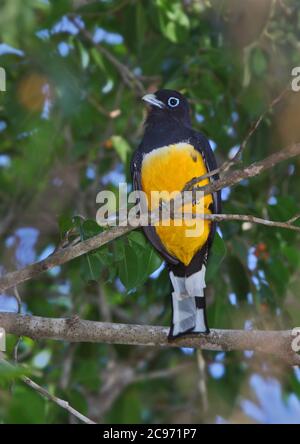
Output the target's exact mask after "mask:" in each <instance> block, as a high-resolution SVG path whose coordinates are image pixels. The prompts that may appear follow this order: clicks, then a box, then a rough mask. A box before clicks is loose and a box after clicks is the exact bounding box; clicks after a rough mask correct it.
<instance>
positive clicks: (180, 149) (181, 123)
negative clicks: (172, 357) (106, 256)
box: [131, 89, 221, 338]
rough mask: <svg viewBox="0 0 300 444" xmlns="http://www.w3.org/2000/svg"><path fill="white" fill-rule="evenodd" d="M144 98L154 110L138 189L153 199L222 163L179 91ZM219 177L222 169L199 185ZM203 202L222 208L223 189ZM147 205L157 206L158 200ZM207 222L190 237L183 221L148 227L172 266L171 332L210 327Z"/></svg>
mask: <svg viewBox="0 0 300 444" xmlns="http://www.w3.org/2000/svg"><path fill="white" fill-rule="evenodd" d="M143 100H144V101H145V102H147V104H148V105H149V112H148V115H147V118H146V121H145V130H144V135H143V139H142V141H141V143H140V145H139V147H138V149H137V150H136V151H135V153H134V155H133V157H132V161H131V174H132V179H133V186H134V189H135V190H141V191H144V192H145V193H146V195H147V197H148V198H149V202H150V195H151V191H159V192H160V191H167V192H172V191H175V192H178V191H181V190H183V189H184V187H185V185H186V184H187V183H188V182H189V181H190V180H191V179H193V178H195V177H201V176H203V175H205V174H206V173H208V172H210V171H213V170H215V169H216V168H217V164H216V160H215V156H214V153H213V151H212V149H211V147H210V144H209V141H208V140H207V138H206V137H205V136H204V135H203V134H201V133H199V132H197V131H195V130H193V129H192V127H191V120H190V108H189V104H188V102H187V100H186V99H185V98H184V97H183V96H182V95H181V94H180V93H178V92H177V91H172V90H167V89H162V90H159V91H157V92H156V93H155V94H146V95H145V96H144V97H143ZM216 179H218V175H217V174H215V175H213V176H211V177H210V178H206V179H204V180H202V181H201V182H200V183H198V184H197V185H201V186H202V185H206V184H207V183H209V181H210V180H216ZM194 204H195V205H196V204H197V203H194ZM148 205H150V204H148ZM201 208H202V210H201V211H203V212H204V213H220V211H221V195H220V192H216V193H213V194H208V195H206V196H205V197H204V198H203V201H202V207H201ZM148 209H149V210H153V209H154V207H153V205H152V207H150V208H149V206H148ZM202 227H203V228H202V230H201V233H200V235H198V236H190V237H188V236H187V235H186V233H187V231H186V230H187V226H186V225H185V224H184V223H183V224H182V225H181V226H175V224H174V223H170V224H169V226H163V224H161V223H157V224H155V225H154V226H145V227H143V230H144V233H145V235H146V237H147V238H148V240H149V241H150V242H151V243H152V245H153V246H154V247H155V248H156V250H157V251H158V252H159V253H160V255H161V256H162V257H163V258H164V259H165V261H166V262H167V264H168V268H169V275H170V279H171V282H172V286H173V292H172V308H173V311H172V317H173V319H172V324H171V329H170V333H169V337H170V338H175V337H177V336H180V335H183V334H188V333H192V334H195V333H209V329H208V325H207V320H206V312H205V296H204V288H205V286H206V285H205V271H206V264H207V259H208V255H209V250H210V247H211V245H212V241H213V238H214V234H215V230H216V224H215V222H213V221H210V220H207V219H205V220H202Z"/></svg>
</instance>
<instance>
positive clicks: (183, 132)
mask: <svg viewBox="0 0 300 444" xmlns="http://www.w3.org/2000/svg"><path fill="white" fill-rule="evenodd" d="M191 136H192V129H191V127H190V125H189V122H181V121H180V120H177V119H174V118H173V117H171V116H170V115H167V114H166V113H165V112H159V111H156V112H150V113H149V115H148V117H147V119H146V121H145V132H144V137H143V140H142V142H141V145H140V149H141V150H142V151H144V152H146V153H147V152H150V151H152V150H154V149H155V148H159V147H162V146H166V145H170V144H173V143H179V142H184V141H188V139H189V137H191Z"/></svg>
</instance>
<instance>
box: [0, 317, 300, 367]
mask: <svg viewBox="0 0 300 444" xmlns="http://www.w3.org/2000/svg"><path fill="white" fill-rule="evenodd" d="M0 326H1V327H2V328H5V330H6V331H7V333H12V334H15V335H18V336H28V337H30V338H32V339H56V340H62V341H69V342H98V343H107V344H126V345H143V346H157V347H193V348H200V349H204V350H214V351H231V350H240V351H242V350H254V351H256V352H261V353H268V354H272V355H274V356H277V357H279V358H281V359H283V360H285V361H286V362H287V363H289V364H291V365H300V356H299V355H297V354H296V353H294V352H293V351H292V347H291V342H292V340H293V339H294V337H293V335H292V332H291V331H259V330H256V331H245V330H212V331H211V333H210V334H209V335H207V336H206V335H195V336H194V337H191V336H190V337H186V338H184V337H182V338H179V339H176V340H173V341H169V340H168V337H167V336H168V329H167V328H164V327H154V326H149V325H129V324H113V323H107V322H93V321H86V320H80V319H79V318H77V317H75V318H69V319H57V318H41V317H38V316H27V315H26V316H24V315H18V314H14V313H0Z"/></svg>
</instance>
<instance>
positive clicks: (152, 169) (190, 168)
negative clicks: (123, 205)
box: [141, 142, 212, 265]
mask: <svg viewBox="0 0 300 444" xmlns="http://www.w3.org/2000/svg"><path fill="white" fill-rule="evenodd" d="M206 172H207V169H206V166H205V163H204V161H203V158H202V156H201V154H200V153H199V152H198V151H197V150H195V149H194V147H193V146H192V145H190V144H189V143H185V142H184V143H177V144H174V145H168V146H164V147H161V148H158V149H155V150H153V151H151V152H150V153H149V154H146V155H145V157H144V159H143V163H142V170H141V181H142V188H143V191H144V192H145V193H146V194H147V197H148V206H149V209H150V210H154V209H155V208H157V205H158V199H157V196H156V198H154V199H153V193H152V194H151V192H153V191H158V192H162V191H165V192H166V196H167V193H172V192H174V191H175V192H180V191H181V190H182V189H183V188H184V186H185V185H186V183H187V182H188V181H190V180H191V179H192V178H193V177H199V176H202V175H204V174H205V173H206ZM208 182H209V180H208V179H205V180H203V181H201V183H199V184H198V185H200V186H203V185H206V184H207V183H208ZM162 196H163V199H164V200H168V197H166V198H165V197H164V195H162ZM151 197H152V199H151ZM211 203H212V196H211V195H210V194H209V195H206V196H205V197H204V198H203V199H202V200H200V202H198V204H197V205H195V206H193V207H192V209H191V211H192V212H193V213H197V212H198V213H199V209H201V212H203V213H210V210H209V206H210V204H211ZM190 208H191V207H190ZM168 222H169V223H168V225H169V226H163V225H166V221H165V220H164V223H163V225H162V223H161V222H160V223H157V224H156V232H157V235H158V236H159V238H160V240H161V242H162V243H163V245H164V247H165V248H166V250H167V251H168V252H169V253H171V254H172V255H173V256H175V257H176V258H178V259H179V260H180V261H181V262H183V263H184V264H185V265H188V264H189V263H190V262H191V260H192V258H193V257H194V255H195V254H196V253H197V251H198V250H199V249H200V248H201V247H202V246H203V245H204V244H205V242H206V240H207V238H208V235H209V231H210V221H208V220H202V219H201V220H197V222H196V221H191V220H189V221H182V220H181V221H180V226H177V225H178V221H176V220H169V221H168ZM193 233H194V234H193Z"/></svg>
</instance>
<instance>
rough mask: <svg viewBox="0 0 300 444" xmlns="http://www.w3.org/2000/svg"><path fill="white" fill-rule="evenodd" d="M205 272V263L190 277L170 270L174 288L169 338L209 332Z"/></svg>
mask: <svg viewBox="0 0 300 444" xmlns="http://www.w3.org/2000/svg"><path fill="white" fill-rule="evenodd" d="M205 272H206V267H205V265H204V264H203V265H202V267H201V270H200V271H197V272H195V273H193V274H191V275H190V276H188V277H186V276H176V274H175V273H174V271H170V279H171V282H172V285H173V289H174V290H173V292H172V308H173V310H172V325H171V330H170V333H169V338H171V339H173V338H176V337H179V336H181V335H184V334H187V333H204V334H208V333H209V328H208V325H207V320H206V308H205V295H204V288H205V287H206V285H205Z"/></svg>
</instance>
